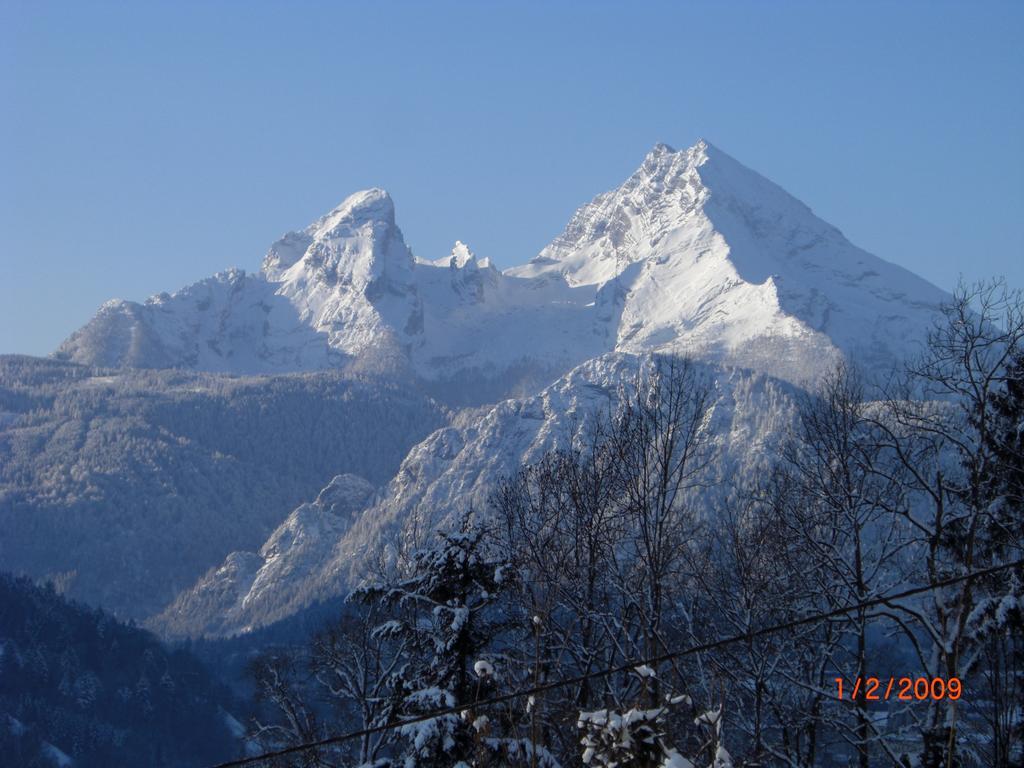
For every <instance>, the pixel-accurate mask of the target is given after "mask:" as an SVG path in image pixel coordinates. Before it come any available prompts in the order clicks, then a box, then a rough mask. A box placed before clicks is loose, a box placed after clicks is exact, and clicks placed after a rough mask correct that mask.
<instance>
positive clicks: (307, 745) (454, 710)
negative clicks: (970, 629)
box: [211, 559, 1024, 768]
mask: <svg viewBox="0 0 1024 768" xmlns="http://www.w3.org/2000/svg"><path fill="white" fill-rule="evenodd" d="M1020 567H1024V559H1021V560H1015V561H1013V562H1011V563H1003V564H1001V565H993V566H990V567H988V568H982V569H980V570H977V571H972V572H971V573H966V574H963V575H961V576H952V577H950V578H948V579H943V580H942V581H937V582H935V583H934V584H929V585H928V586H925V587H913V588H912V589H907V590H904V591H902V592H897V593H895V594H892V595H883V596H881V597H874V598H871V599H870V600H864V601H862V602H859V603H854V604H853V605H847V606H844V607H842V608H836V609H835V610H832V611H828V612H827V613H817V614H813V615H811V616H805V617H803V618H800V619H792V620H790V621H787V622H783V623H781V624H774V625H772V626H770V627H764V628H762V629H756V630H753V631H751V632H747V633H745V634H742V635H733V636H732V637H726V638H723V639H720V640H715V641H714V642H710V643H702V644H701V645H693V646H690V647H689V648H683V649H682V650H678V651H670V652H668V653H663V654H661V655H658V656H650V657H648V658H646V659H637V660H635V661H630V662H628V663H626V664H620V665H619V666H617V667H609V668H607V669H599V670H596V671H594V672H588V673H586V674H583V675H576V676H575V677H567V678H562V679H560V680H552V681H551V682H548V683H542V684H541V685H535V686H533V687H532V688H523V689H520V690H518V691H511V692H510V693H503V694H501V695H500V696H495V697H493V698H490V699H484V700H482V701H474V702H473V703H471V704H459V705H458V706H454V707H447V708H445V709H436V710H433V711H432V712H428V713H426V714H424V715H417V716H416V717H410V718H409V719H407V720H400V721H397V722H394V723H386V724H384V725H374V726H370V727H369V728H361V729H359V730H358V731H349V732H348V733H342V734H338V735H336V736H328V737H326V738H323V739H318V740H317V741H309V742H304V743H302V744H296V745H294V746H291V747H285V748H283V749H278V750H274V751H272V752H264V753H262V754H259V755H252V756H250V757H242V758H238V759H236V760H229V761H227V762H226V763H218V764H217V765H215V766H212V767H211V768H237V766H243V765H250V764H252V763H257V762H259V761H261V760H269V759H271V758H275V757H284V756H287V755H293V754H296V753H298V752H305V751H306V750H310V749H316V748H318V747H325V746H327V745H329V744H338V743H340V742H343V741H348V740H350V739H357V738H360V737H362V736H369V735H371V734H374V733H380V732H381V731H387V730H391V729H393V728H401V727H403V726H406V725H414V724H416V723H422V722H426V721H427V720H433V719H434V718H436V717H443V716H445V715H457V714H460V713H461V712H465V711H466V710H468V709H474V708H478V707H487V706H491V705H493V704H503V703H504V702H506V701H512V700H513V699H518V698H522V697H523V696H533V695H534V694H538V693H545V692H547V691H552V690H555V689H558V688H564V687H565V686H567V685H577V684H579V683H583V682H586V681H587V680H591V679H594V678H603V677H610V676H611V675H617V674H620V673H622V672H629V671H631V670H634V669H636V668H637V667H641V666H644V665H647V666H651V665H657V664H661V663H662V662H665V661H670V660H671V659H678V658H680V657H682V656H690V655H692V654H694V653H704V652H706V651H712V650H715V649H716V648H720V647H722V646H724V645H731V644H732V643H738V642H741V641H744V640H752V639H754V638H756V637H762V636H764V635H770V634H773V633H775V632H781V631H782V630H785V629H792V628H794V627H799V626H803V625H804V624H811V623H812V622H815V621H821V620H823V619H831V618H834V617H836V616H842V615H843V614H845V613H849V612H850V611H858V610H863V609H865V608H873V607H875V606H878V605H885V604H888V603H891V602H892V601H894V600H902V599H904V598H907V597H913V596H914V595H920V594H922V593H924V592H930V591H932V590H935V589H943V588H944V587H950V586H952V585H954V584H959V583H961V582H964V581H970V580H971V579H977V578H979V577H982V576H990V575H992V574H994V573H1000V572H1002V571H1006V570H1010V569H1011V568H1020Z"/></svg>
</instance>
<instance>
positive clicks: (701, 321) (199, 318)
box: [56, 141, 946, 394]
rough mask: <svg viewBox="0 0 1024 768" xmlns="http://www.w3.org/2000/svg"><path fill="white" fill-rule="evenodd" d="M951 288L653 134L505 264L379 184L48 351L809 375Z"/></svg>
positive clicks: (882, 338)
mask: <svg viewBox="0 0 1024 768" xmlns="http://www.w3.org/2000/svg"><path fill="white" fill-rule="evenodd" d="M945 298H946V295H945V294H944V293H943V292H942V291H940V290H939V289H937V288H935V287H934V286H932V285H930V284H929V283H927V282H926V281H924V280H922V279H920V278H918V277H916V276H914V275H912V274H911V273H909V272H907V271H906V270H904V269H902V268H900V267H897V266H895V265H893V264H890V263H888V262H885V261H882V260H881V259H878V258H876V257H874V256H871V255H870V254H868V253H865V252H864V251H862V250H860V249H858V248H856V247H855V246H853V245H852V244H851V243H850V242H849V241H847V240H846V238H844V237H843V235H842V234H841V233H840V232H839V231H838V230H837V229H835V228H834V227H832V226H831V225H829V224H827V223H825V222H824V221H821V220H820V219H818V218H817V217H816V216H814V214H813V213H812V212H811V211H810V209H809V208H807V207H806V206H805V205H803V204H802V203H800V202H799V201H797V200H796V199H794V198H793V197H791V196H790V195H788V194H787V193H786V192H784V191H783V190H782V189H780V188H779V187H777V186H776V185H775V184H773V183H772V182H770V181H768V180H767V179H764V178H763V177H761V176H760V175H758V174H757V173H755V172H753V171H751V170H749V169H747V168H745V167H744V166H742V165H741V164H739V163H738V162H737V161H735V160H733V159H732V158H731V157H729V156H728V155H726V154H725V153H723V152H721V151H720V150H718V149H716V148H714V147H712V146H711V145H709V144H707V143H706V142H703V141H701V142H698V143H697V144H696V145H694V146H693V147H691V148H690V149H687V150H683V151H679V152H677V151H674V150H672V149H671V148H669V147H667V146H665V145H658V146H657V147H655V148H654V149H653V150H652V151H651V152H650V153H649V154H648V155H647V157H646V158H645V160H644V162H643V164H642V165H641V166H640V168H639V169H638V170H637V171H636V172H635V173H634V174H633V175H632V176H630V178H629V179H627V180H626V182H625V183H624V184H623V185H622V186H621V187H619V188H618V189H616V190H613V191H611V192H607V193H605V194H602V195H599V196H598V197H597V198H595V199H594V200H593V201H592V202H591V203H589V204H587V205H585V206H583V207H582V208H580V209H579V210H578V211H577V212H576V214H575V215H574V216H573V218H572V220H571V221H570V222H569V224H568V226H567V227H566V229H565V231H564V232H563V233H562V234H561V235H559V236H558V237H557V238H556V239H555V240H554V242H552V243H551V244H550V245H549V246H548V247H547V248H545V249H544V250H543V251H542V252H541V253H540V255H539V256H537V257H536V258H535V259H534V260H533V261H531V262H529V263H528V264H525V265H523V266H521V267H516V268H513V269H510V270H507V271H506V272H505V273H503V274H502V273H499V272H498V271H497V270H496V269H494V267H493V266H492V265H491V264H490V262H489V261H488V260H487V259H478V258H477V257H476V256H475V255H474V254H473V253H472V252H471V251H470V250H469V248H468V247H467V246H466V245H464V244H463V243H461V242H456V245H455V248H454V249H453V251H452V254H451V255H450V256H448V257H446V258H444V259H437V260H434V261H430V260H423V259H417V258H415V257H414V256H413V255H412V253H411V251H410V250H409V248H408V246H407V245H406V244H405V241H404V239H403V237H402V233H401V231H400V230H399V228H398V226H397V225H396V223H395V212H394V205H393V203H392V201H391V198H390V197H389V196H388V194H387V193H386V192H384V191H382V190H379V189H371V190H366V191H364V192H358V193H356V194H354V195H352V196H351V197H349V198H348V199H347V200H345V201H344V202H343V203H342V204H341V205H340V206H338V207H337V208H336V209H334V210H333V211H331V212H330V213H329V214H327V215H326V216H324V217H322V218H321V219H319V220H317V221H316V222H314V223H313V224H311V225H310V226H309V227H307V228H306V229H304V230H302V231H301V232H292V233H290V234H288V235H286V236H285V237H284V238H282V239H281V240H279V241H278V242H277V243H275V244H274V245H273V246H272V247H271V249H270V251H269V253H268V254H267V256H266V258H265V259H264V262H263V268H262V271H261V272H260V273H259V274H256V275H248V274H246V273H244V272H240V271H231V272H227V273H222V274H219V275H217V276H215V277H213V278H210V279H208V280H204V281H201V282H199V283H196V284H195V285H193V286H190V287H188V288H185V289H183V290H182V291H179V292H177V293H175V294H173V295H167V294H161V295H159V296H156V297H153V298H152V299H150V300H148V301H147V302H146V303H145V304H137V303H132V302H122V301H115V302H110V303H108V304H106V305H104V306H103V307H102V308H101V309H100V311H99V313H98V314H97V316H96V317H95V318H94V319H93V320H92V321H91V322H90V323H88V324H87V325H86V326H84V327H83V328H82V329H80V330H79V331H77V332H76V333H74V334H73V335H72V336H71V337H70V338H69V339H68V340H67V341H66V342H64V344H63V345H62V346H61V347H60V349H59V350H58V351H57V353H56V354H57V355H58V356H59V357H62V358H66V359H71V360H74V361H76V362H83V363H90V364H97V365H100V364H101V365H105V366H132V367H185V368H195V369H201V370H208V371H231V372H247V373H269V372H278V371H296V370H315V369H320V368H326V367H350V366H351V367H354V368H356V369H371V370H374V371H387V372H393V373H396V374H397V373H412V374H415V375H416V376H418V377H419V378H421V379H423V380H426V381H455V380H460V381H463V382H465V381H467V380H469V378H472V376H477V377H482V378H488V377H489V378H490V379H499V380H505V381H508V380H509V379H510V377H509V375H508V374H509V371H512V370H515V369H517V368H518V369H523V368H526V369H530V370H532V371H534V373H535V375H534V377H533V378H534V379H535V380H537V379H541V378H544V377H546V378H547V380H549V381H550V380H552V379H554V378H555V377H557V376H558V375H560V374H561V373H564V372H565V371H567V370H569V369H570V368H571V367H572V366H574V365H577V364H579V363H580V362H582V361H584V360H587V359H589V358H591V357H594V356H596V355H599V354H602V353H605V352H609V351H613V350H616V351H625V352H634V353H638V352H645V351H666V352H685V353H688V354H691V355H694V356H697V357H700V358H703V359H708V360H717V361H722V362H727V363H730V364H737V365H742V366H746V367H750V368H753V369H755V370H761V371H766V372H770V373H772V374H773V375H776V376H779V377H781V378H785V379H787V380H789V381H793V382H805V381H808V380H812V379H813V378H814V377H815V376H817V375H818V374H819V373H820V372H821V370H822V369H823V368H824V367H826V366H827V365H829V363H830V362H831V361H832V360H833V359H834V358H835V357H836V356H838V355H840V354H846V355H852V356H855V357H857V358H858V359H860V360H861V361H862V362H863V363H865V364H866V365H867V366H868V367H876V368H883V369H884V368H887V367H888V366H889V365H891V364H892V363H893V362H894V361H895V360H896V359H898V358H900V357H902V356H904V355H905V354H906V353H907V352H908V351H909V350H910V349H912V348H913V346H914V344H915V342H916V341H917V340H918V339H920V338H921V336H922V334H923V333H924V330H925V329H926V328H927V327H928V325H929V323H930V321H931V319H932V317H933V316H934V310H935V308H936V306H937V304H939V303H940V302H942V301H943V300H944V299H945ZM467 377H469V378H467ZM503 391H504V392H505V393H506V394H507V393H508V392H510V391H512V390H511V388H509V387H508V386H506V389H505V390H503Z"/></svg>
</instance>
